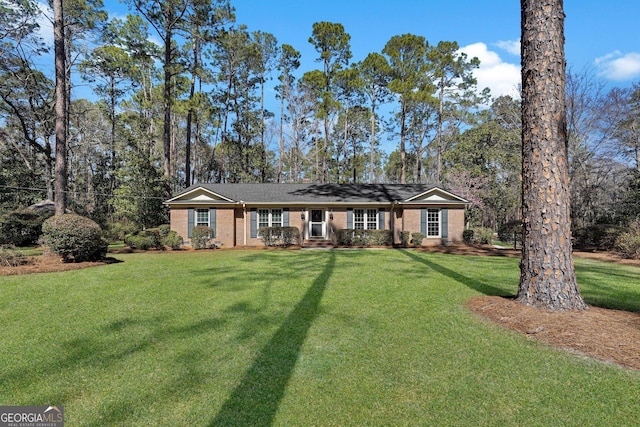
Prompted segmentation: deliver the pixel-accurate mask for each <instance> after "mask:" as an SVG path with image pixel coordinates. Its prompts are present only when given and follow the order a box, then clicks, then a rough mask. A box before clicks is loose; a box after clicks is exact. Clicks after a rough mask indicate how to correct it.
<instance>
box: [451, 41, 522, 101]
mask: <svg viewBox="0 0 640 427" xmlns="http://www.w3.org/2000/svg"><path fill="white" fill-rule="evenodd" d="M460 50H461V51H462V52H464V53H466V54H467V55H468V56H469V57H470V58H473V57H474V56H475V57H477V58H478V59H479V60H480V68H478V69H477V70H475V71H474V76H475V77H476V79H477V80H478V89H479V90H482V89H484V88H485V87H488V88H489V89H491V96H493V97H494V98H497V97H499V96H501V95H509V96H512V97H514V98H519V97H520V94H519V92H518V87H519V86H520V65H519V64H511V63H508V62H505V61H504V60H503V59H502V58H500V55H498V54H497V53H496V52H493V51H491V50H489V49H488V48H487V45H486V44H484V43H482V42H479V43H473V44H470V45H468V46H464V47H462V48H461V49H460Z"/></svg>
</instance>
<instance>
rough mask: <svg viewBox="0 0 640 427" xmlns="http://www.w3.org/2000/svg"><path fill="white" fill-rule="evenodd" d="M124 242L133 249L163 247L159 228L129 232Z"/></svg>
mask: <svg viewBox="0 0 640 427" xmlns="http://www.w3.org/2000/svg"><path fill="white" fill-rule="evenodd" d="M124 244H125V245H127V246H129V247H130V248H132V249H142V250H144V251H146V250H148V249H161V248H162V243H161V242H160V234H159V233H158V230H157V229H151V228H150V229H147V230H140V231H136V232H135V233H132V234H127V235H126V236H125V238H124Z"/></svg>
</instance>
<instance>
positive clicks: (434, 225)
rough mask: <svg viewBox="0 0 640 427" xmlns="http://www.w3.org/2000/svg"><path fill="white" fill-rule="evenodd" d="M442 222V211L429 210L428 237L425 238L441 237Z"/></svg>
mask: <svg viewBox="0 0 640 427" xmlns="http://www.w3.org/2000/svg"><path fill="white" fill-rule="evenodd" d="M441 222H442V210H441V209H427V230H426V231H427V235H426V236H425V237H441V229H442V227H441ZM434 231H435V232H434Z"/></svg>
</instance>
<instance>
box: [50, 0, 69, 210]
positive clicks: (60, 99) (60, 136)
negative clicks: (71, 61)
mask: <svg viewBox="0 0 640 427" xmlns="http://www.w3.org/2000/svg"><path fill="white" fill-rule="evenodd" d="M53 13H54V18H53V19H54V20H53V33H54V42H53V43H54V51H55V53H54V55H55V70H56V108H55V109H56V125H55V130H56V169H55V184H54V187H55V196H56V197H55V213H56V215H63V214H64V212H65V210H66V209H67V193H66V189H67V188H66V187H67V130H66V127H67V126H66V124H67V114H66V113H67V111H66V110H67V97H66V90H65V89H66V88H65V85H66V69H65V66H66V64H65V51H64V14H63V12H62V0H54V2H53Z"/></svg>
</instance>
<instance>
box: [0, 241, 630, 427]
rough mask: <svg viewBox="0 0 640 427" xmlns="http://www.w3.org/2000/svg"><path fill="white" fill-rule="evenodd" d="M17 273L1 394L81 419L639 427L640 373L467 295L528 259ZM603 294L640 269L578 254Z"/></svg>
mask: <svg viewBox="0 0 640 427" xmlns="http://www.w3.org/2000/svg"><path fill="white" fill-rule="evenodd" d="M117 257H118V259H120V260H122V261H124V262H121V263H117V264H111V265H107V266H103V267H97V268H91V269H84V270H77V271H70V272H64V273H51V274H38V275H31V276H13V277H0V330H1V331H2V332H1V333H2V340H0V405H63V406H64V409H65V418H66V421H67V425H69V426H77V425H100V426H106V425H127V426H137V425H166V426H182V425H196V426H198V425H199V426H207V425H209V426H229V425H245V426H270V425H278V426H311V425H313V426H381V425H402V426H416V425H434V426H435V425H459V426H470V425H495V426H505V425H512V426H522V425H545V426H547V425H575V426H587V425H611V426H618V425H636V424H637V423H638V420H639V419H640V372H636V371H627V370H624V369H622V368H618V367H615V366H612V365H608V364H605V363H602V362H598V361H594V360H591V359H588V358H585V357H580V356H576V355H573V354H570V353H567V352H564V351H561V350H555V349H553V348H549V347H547V346H545V345H544V344H541V343H538V342H535V341H533V340H530V339H527V338H526V337H524V336H521V335H518V334H516V333H513V332H511V331H508V330H504V329H502V328H499V327H497V326H495V325H493V324H491V323H488V322H486V321H484V320H482V319H480V318H478V317H477V316H475V315H474V314H473V313H471V312H469V311H468V310H467V309H466V307H465V302H466V301H467V300H468V299H469V298H472V297H474V296H479V295H513V294H514V293H515V292H516V289H517V282H518V274H519V272H518V260H516V259H510V258H496V257H492V258H489V257H468V256H467V257H463V256H456V255H439V254H427V253H421V252H414V251H411V250H375V251H374V250H371V251H367V250H360V251H214V252H167V253H149V254H124V255H117ZM576 265H577V272H578V280H579V282H580V284H581V287H582V292H583V295H584V296H585V298H586V299H587V302H588V303H590V304H598V305H602V306H606V307H613V308H620V309H627V310H634V311H638V312H640V280H639V279H640V269H638V268H633V267H624V266H618V265H610V264H604V263H600V262H596V261H587V260H580V259H577V260H576Z"/></svg>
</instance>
